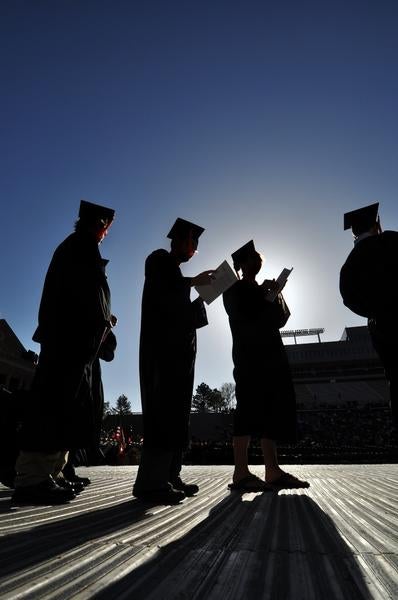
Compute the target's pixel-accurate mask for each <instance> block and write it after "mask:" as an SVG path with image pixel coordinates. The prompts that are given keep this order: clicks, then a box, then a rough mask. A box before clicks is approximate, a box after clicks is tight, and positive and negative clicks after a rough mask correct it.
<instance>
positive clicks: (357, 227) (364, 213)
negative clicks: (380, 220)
mask: <svg viewBox="0 0 398 600" xmlns="http://www.w3.org/2000/svg"><path fill="white" fill-rule="evenodd" d="M378 213H379V203H378V202H375V204H370V205H369V206H364V207H362V208H358V209H357V210H352V211H351V212H348V213H345V215H344V229H350V228H352V230H353V232H354V233H356V232H358V231H359V232H360V233H363V232H365V231H369V229H371V227H372V226H373V225H375V223H376V222H377V216H378Z"/></svg>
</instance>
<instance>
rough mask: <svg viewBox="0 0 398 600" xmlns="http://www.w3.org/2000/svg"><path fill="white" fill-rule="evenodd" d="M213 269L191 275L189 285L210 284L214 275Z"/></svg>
mask: <svg viewBox="0 0 398 600" xmlns="http://www.w3.org/2000/svg"><path fill="white" fill-rule="evenodd" d="M214 270H215V269H211V271H203V273H199V275H196V277H191V285H210V284H211V282H212V279H214V276H213V275H212V273H214Z"/></svg>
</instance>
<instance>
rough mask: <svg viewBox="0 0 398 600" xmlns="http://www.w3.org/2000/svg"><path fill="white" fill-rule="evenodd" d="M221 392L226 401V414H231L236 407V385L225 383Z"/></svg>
mask: <svg viewBox="0 0 398 600" xmlns="http://www.w3.org/2000/svg"><path fill="white" fill-rule="evenodd" d="M220 392H221V395H222V397H223V399H224V406H225V412H231V410H232V409H233V408H235V405H236V398H235V384H234V383H223V384H222V386H221V389H220Z"/></svg>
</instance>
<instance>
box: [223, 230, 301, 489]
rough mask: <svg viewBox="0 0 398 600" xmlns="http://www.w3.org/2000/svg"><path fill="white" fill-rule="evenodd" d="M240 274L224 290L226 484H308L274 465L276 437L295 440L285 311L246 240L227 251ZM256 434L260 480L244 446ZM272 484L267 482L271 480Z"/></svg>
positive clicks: (263, 486)
mask: <svg viewBox="0 0 398 600" xmlns="http://www.w3.org/2000/svg"><path fill="white" fill-rule="evenodd" d="M232 259H233V262H234V268H235V270H236V271H237V272H238V271H242V275H243V276H242V279H240V280H239V281H237V282H236V283H235V284H234V285H232V286H231V287H230V288H229V289H228V290H227V291H226V292H224V294H223V300H224V306H225V310H226V311H227V314H228V317H229V323H230V327H231V333H232V341H233V347H232V358H233V362H234V379H235V382H236V389H235V394H236V402H237V405H236V410H235V413H234V432H233V445H234V460H235V470H234V474H233V483H232V484H231V485H230V486H229V487H230V488H231V489H237V490H241V491H265V490H267V489H273V488H275V487H279V488H281V487H287V488H296V487H308V483H307V482H304V481H300V480H298V479H297V478H296V477H294V476H293V475H290V474H289V473H285V472H284V471H282V469H281V468H280V467H279V464H278V459H277V451H276V445H275V440H281V441H282V440H283V441H290V442H292V441H295V440H296V401H295V393H294V387H293V382H292V377H291V373H290V367H289V364H288V360H287V355H286V351H285V348H284V346H283V343H282V339H281V335H280V333H279V328H280V327H283V326H284V325H285V323H286V321H287V318H288V317H289V315H290V312H289V310H288V308H287V306H286V304H285V302H284V299H283V296H282V294H278V296H277V297H276V299H275V300H274V301H273V302H270V301H269V300H267V299H266V296H267V293H269V292H270V291H272V290H273V289H274V288H275V289H277V288H276V287H275V286H276V283H275V282H274V281H271V280H265V281H264V282H263V284H262V285H259V284H258V283H257V282H256V275H257V273H258V272H259V271H260V269H261V265H262V258H261V256H260V254H259V253H258V252H257V250H256V248H255V246H254V243H253V241H252V240H251V241H250V242H248V243H247V244H245V245H244V246H242V248H239V250H237V251H236V252H234V253H233V254H232ZM252 435H255V436H257V437H259V438H260V439H261V446H262V449H263V454H264V462H265V480H266V482H267V483H265V481H263V480H262V479H260V478H259V477H256V476H255V475H253V474H252V473H250V471H249V468H248V464H247V448H248V444H249V442H250V437H251V436H252ZM271 484H272V485H271Z"/></svg>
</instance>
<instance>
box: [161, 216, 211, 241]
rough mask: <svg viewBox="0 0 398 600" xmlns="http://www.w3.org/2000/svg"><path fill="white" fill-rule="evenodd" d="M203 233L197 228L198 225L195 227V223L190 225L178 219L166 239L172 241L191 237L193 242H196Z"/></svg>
mask: <svg viewBox="0 0 398 600" xmlns="http://www.w3.org/2000/svg"><path fill="white" fill-rule="evenodd" d="M203 232H204V228H203V227H199V225H195V223H190V221H185V220H184V219H180V218H178V219H177V220H176V222H175V223H174V225H173V227H172V228H171V229H170V231H169V233H168V234H167V237H168V238H170V239H171V240H174V239H176V238H179V239H181V238H188V237H190V236H192V239H193V240H195V241H198V239H199V238H200V236H201V235H202V233H203Z"/></svg>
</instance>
